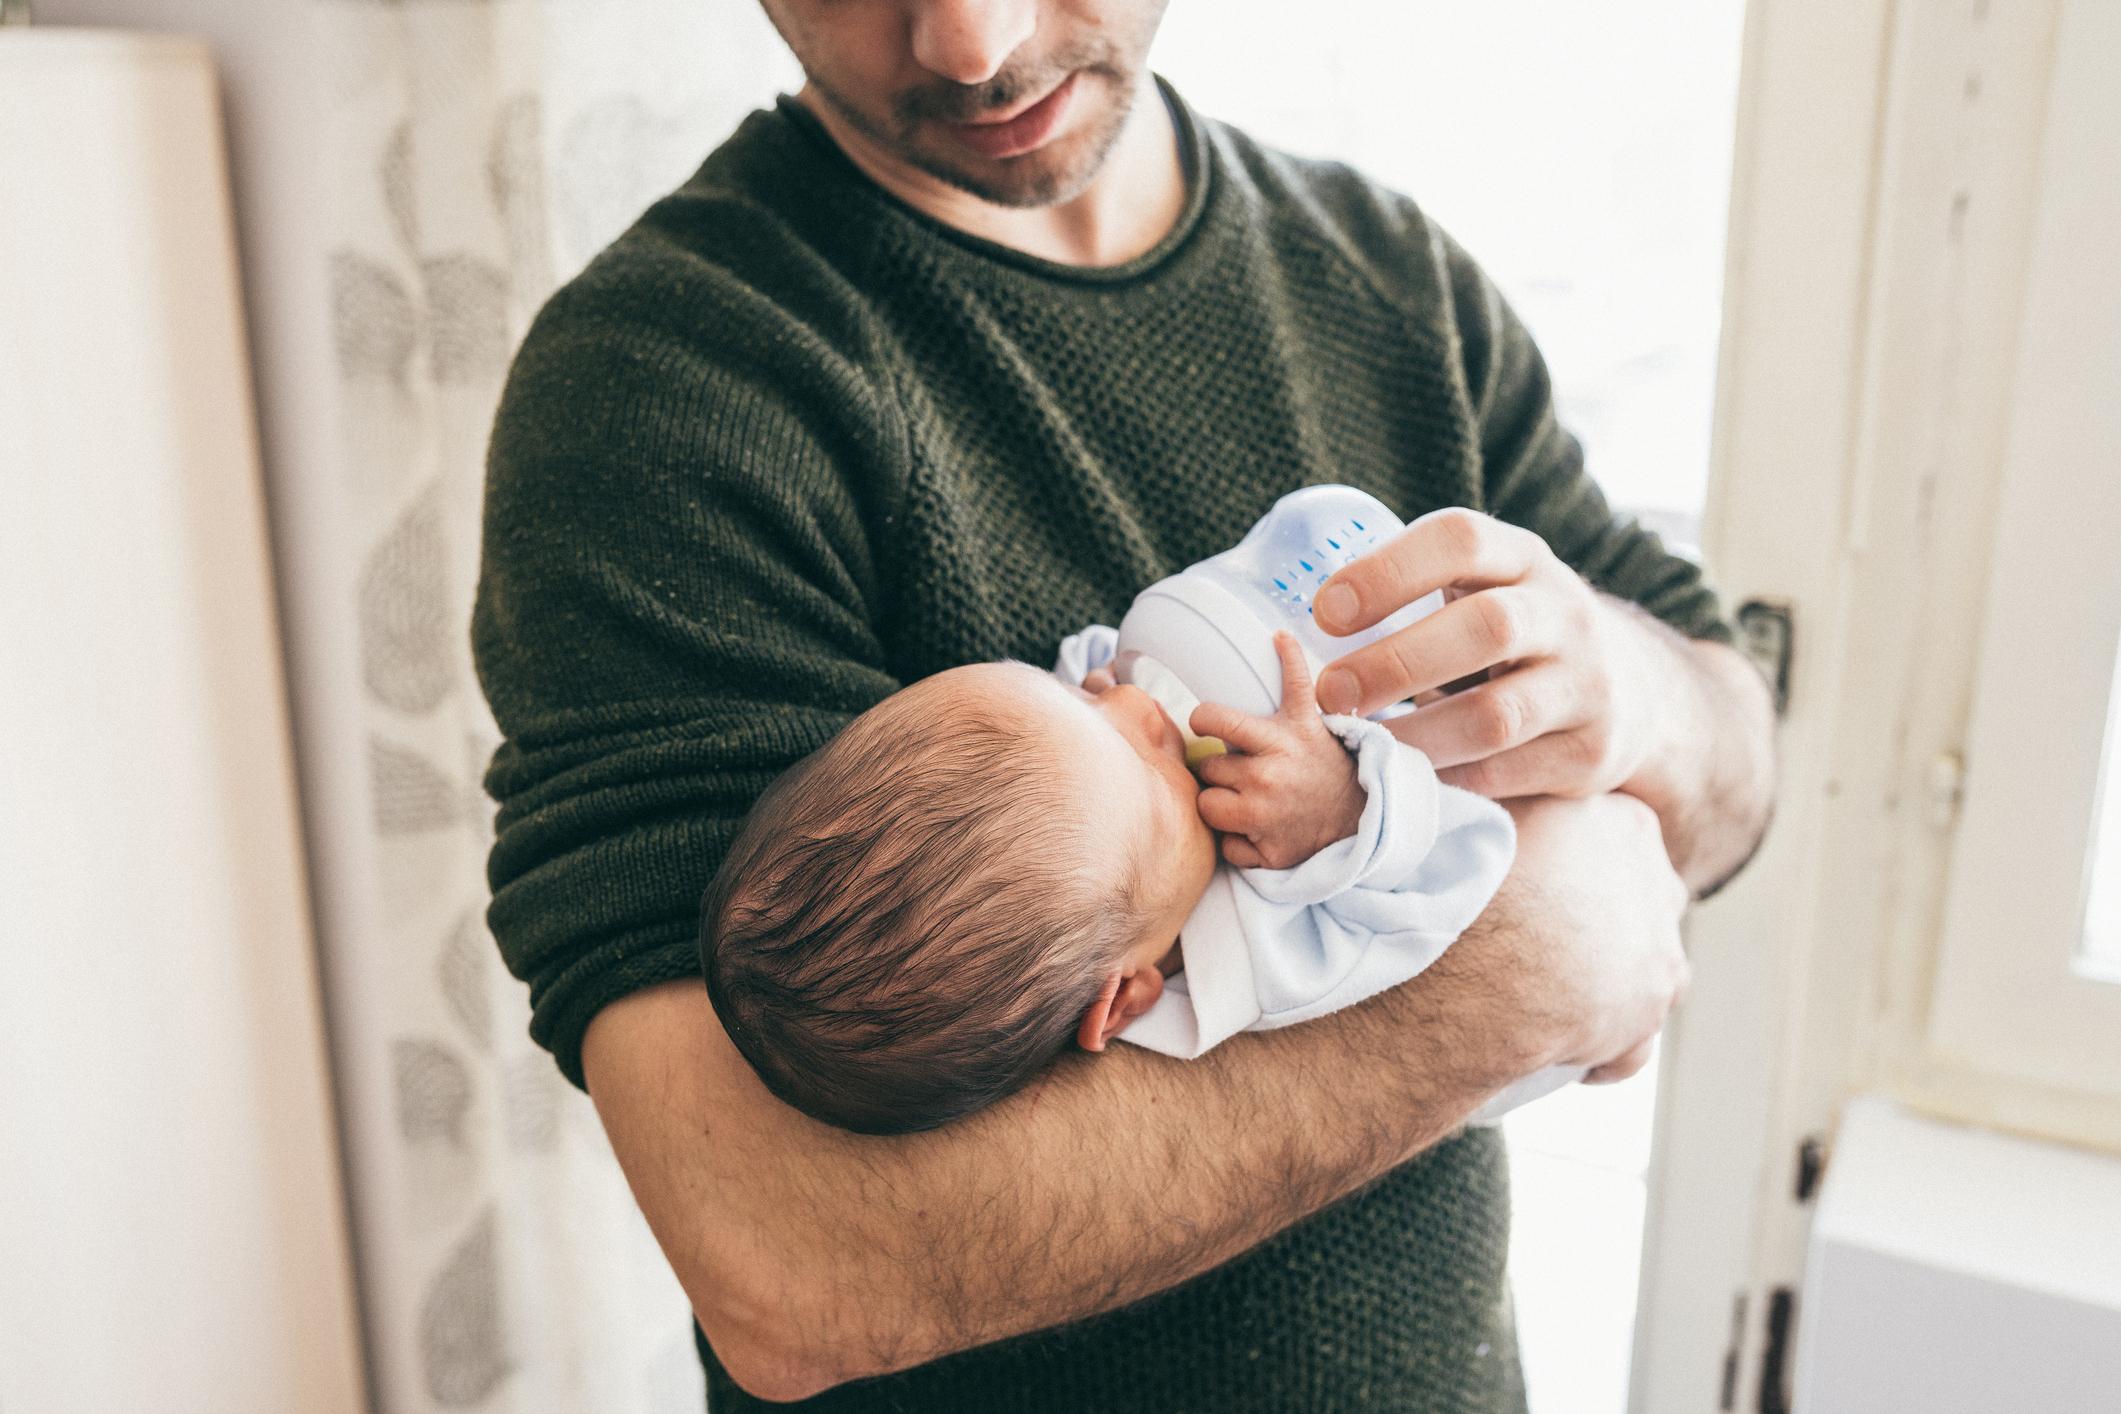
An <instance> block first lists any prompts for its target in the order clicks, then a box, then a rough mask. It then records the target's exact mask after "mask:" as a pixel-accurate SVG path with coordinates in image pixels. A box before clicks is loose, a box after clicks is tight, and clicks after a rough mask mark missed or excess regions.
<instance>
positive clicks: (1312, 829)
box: [1191, 630, 1365, 869]
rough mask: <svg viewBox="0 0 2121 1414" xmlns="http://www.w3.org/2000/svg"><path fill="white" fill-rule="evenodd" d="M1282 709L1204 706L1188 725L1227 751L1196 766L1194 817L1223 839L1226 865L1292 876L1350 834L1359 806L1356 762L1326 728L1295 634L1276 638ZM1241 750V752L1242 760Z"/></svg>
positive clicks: (1196, 710) (1359, 817) (1360, 794)
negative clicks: (1262, 712)
mask: <svg viewBox="0 0 2121 1414" xmlns="http://www.w3.org/2000/svg"><path fill="white" fill-rule="evenodd" d="M1274 651H1275V652H1276V653H1277V654H1279V655H1280V656H1281V710H1280V711H1278V712H1276V713H1275V714H1274V715H1273V716H1271V717H1255V716H1252V715H1251V714H1250V713H1247V712H1240V711H1238V710H1237V709H1236V708H1234V707H1224V706H1221V705H1219V704H1217V703H1213V702H1203V703H1202V704H1201V705H1200V706H1198V707H1196V708H1194V709H1193V718H1192V722H1191V726H1192V728H1193V730H1194V731H1195V732H1196V733H1197V734H1199V735H1201V736H1213V737H1221V738H1222V739H1223V741H1224V742H1226V743H1227V744H1228V745H1229V747H1230V754H1229V755H1225V756H1210V757H1208V758H1207V759H1206V760H1204V761H1202V762H1201V763H1200V766H1199V771H1198V774H1199V776H1200V779H1201V781H1202V782H1203V784H1204V785H1206V786H1207V787H1208V788H1207V789H1205V790H1203V791H1202V792H1201V793H1200V818H1201V819H1203V820H1205V821H1207V822H1208V824H1209V825H1210V826H1212V827H1214V828H1215V829H1217V830H1220V831H1222V834H1223V842H1222V849H1223V858H1225V859H1227V860H1229V861H1230V863H1232V864H1234V865H1236V866H1238V867H1239V868H1241V869H1253V868H1265V869H1289V868H1293V867H1295V866H1296V865H1298V864H1301V863H1303V862H1304V861H1305V860H1306V859H1309V858H1310V857H1311V856H1312V855H1314V854H1316V853H1318V851H1320V850H1321V849H1324V848H1325V847H1326V846H1327V845H1329V844H1332V843H1334V842H1335V841H1338V840H1344V839H1346V838H1347V837H1348V836H1350V835H1352V834H1354V833H1355V829H1356V826H1357V824H1358V823H1359V822H1360V821H1361V820H1362V807H1363V803H1364V800H1365V796H1364V794H1363V789H1362V787H1361V785H1359V784H1357V782H1356V779H1355V758H1354V757H1353V756H1350V755H1349V754H1348V749H1347V748H1346V747H1345V746H1343V745H1341V742H1340V738H1339V737H1337V736H1335V735H1333V732H1332V730H1331V729H1330V728H1329V727H1327V726H1326V719H1325V717H1324V716H1323V715H1321V714H1320V712H1319V710H1318V699H1317V698H1315V697H1313V696H1312V695H1311V672H1310V669H1309V668H1308V667H1307V666H1306V665H1305V663H1304V650H1303V648H1302V646H1301V645H1299V644H1298V643H1297V641H1296V636H1295V635H1294V634H1292V633H1289V632H1288V631H1286V630H1283V631H1282V632H1279V633H1277V634H1275V635H1274ZM1240 753H1241V754H1240Z"/></svg>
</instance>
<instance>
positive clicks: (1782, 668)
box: [1735, 599, 1797, 717]
mask: <svg viewBox="0 0 2121 1414" xmlns="http://www.w3.org/2000/svg"><path fill="white" fill-rule="evenodd" d="M1735 617H1736V619H1737V621H1738V650H1739V651H1740V652H1741V653H1743V654H1745V656H1746V657H1748V658H1750V659H1751V660H1752V662H1753V666H1754V667H1756V668H1758V669H1760V674H1761V676H1762V677H1764V678H1766V679H1767V680H1768V686H1769V687H1770V688H1771V689H1773V691H1774V693H1775V715H1776V716H1778V717H1780V716H1782V715H1783V714H1784V713H1786V712H1787V711H1788V710H1789V705H1790V655H1791V653H1792V652H1793V651H1794V646H1795V643H1796V637H1797V630H1796V625H1795V622H1794V621H1793V620H1792V618H1791V615H1790V604H1789V601H1788V600H1787V599H1748V600H1746V601H1745V602H1744V603H1743V604H1740V605H1739V606H1738V612H1737V614H1736V615H1735Z"/></svg>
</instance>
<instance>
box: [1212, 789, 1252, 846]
mask: <svg viewBox="0 0 2121 1414" xmlns="http://www.w3.org/2000/svg"><path fill="white" fill-rule="evenodd" d="M1199 801H1200V804H1199V809H1200V818H1201V819H1203V820H1205V821H1207V822H1208V827H1209V828H1210V829H1214V830H1220V831H1222V833H1224V834H1226V835H1249V834H1251V833H1252V830H1253V827H1254V826H1255V825H1256V824H1258V817H1259V811H1258V809H1257V807H1255V806H1254V805H1253V804H1252V802H1251V801H1249V800H1247V799H1246V798H1245V797H1244V796H1243V795H1241V794H1240V793H1238V792H1237V791H1234V790H1230V789H1228V788H1227V787H1224V786H1210V787H1208V788H1207V789H1206V790H1204V791H1202V792H1201V793H1200V797H1199Z"/></svg>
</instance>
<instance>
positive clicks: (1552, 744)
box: [1313, 507, 1773, 893]
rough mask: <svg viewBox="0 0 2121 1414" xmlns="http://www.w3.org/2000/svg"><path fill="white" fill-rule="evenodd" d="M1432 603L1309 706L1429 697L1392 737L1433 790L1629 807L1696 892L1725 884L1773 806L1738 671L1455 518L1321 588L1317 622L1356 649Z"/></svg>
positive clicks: (1718, 649) (1747, 676) (1765, 733)
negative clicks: (1647, 823)
mask: <svg viewBox="0 0 2121 1414" xmlns="http://www.w3.org/2000/svg"><path fill="white" fill-rule="evenodd" d="M1436 589H1444V590H1447V591H1451V592H1452V594H1453V595H1454V597H1453V598H1451V600H1450V602H1448V603H1446V604H1445V605H1444V606H1443V607H1442V608H1441V609H1439V610H1437V611H1436V612H1435V613H1433V614H1431V615H1429V616H1428V617H1426V618H1424V619H1421V620H1420V621H1419V622H1416V623H1413V624H1410V625H1408V626H1407V627H1405V628H1403V629H1401V630H1399V631H1398V632H1397V633H1394V634H1391V635H1389V636H1387V637H1385V638H1383V639H1380V640H1379V641H1378V642H1376V643H1373V644H1370V645H1369V646H1368V647H1365V648H1361V649H1358V650H1356V651H1355V652H1353V653H1350V654H1348V655H1347V656H1345V657H1343V658H1340V659H1338V660H1337V661H1335V662H1334V663H1333V664H1332V665H1331V666H1329V667H1328V668H1327V669H1326V670H1325V671H1324V672H1323V673H1321V674H1320V675H1319V679H1318V701H1319V704H1320V706H1321V707H1323V708H1324V709H1325V710H1326V711H1329V712H1359V713H1369V712H1373V711H1375V710H1377V709H1378V708H1380V707H1383V706H1385V705H1386V704H1388V703H1392V702H1399V701H1403V700H1405V699H1407V698H1417V699H1423V700H1424V703H1425V705H1423V706H1421V707H1420V708H1418V709H1417V710H1416V711H1413V712H1410V713H1408V714H1406V715H1405V716H1402V717H1396V718H1394V719H1392V720H1391V721H1390V722H1388V723H1386V725H1387V726H1388V727H1389V728H1390V729H1391V731H1392V733H1393V734H1394V735H1395V736H1397V737H1398V738H1399V739H1400V740H1401V741H1404V742H1406V743H1407V744H1408V745H1409V746H1414V747H1418V748H1420V749H1421V750H1422V751H1424V752H1426V753H1427V754H1428V757H1429V759H1430V761H1431V762H1432V763H1434V765H1435V766H1436V768H1437V775H1438V777H1439V778H1440V779H1442V780H1444V781H1446V782H1448V783H1450V784H1452V785H1457V786H1463V787H1465V788H1466V789H1468V790H1473V791H1478V792H1479V793H1480V794H1482V795H1485V796H1489V797H1491V798H1493V799H1496V800H1509V799H1515V798H1520V797H1526V796H1534V795H1561V796H1591V795H1598V794H1602V793H1604V792H1606V791H1613V790H1621V791H1627V792H1629V793H1630V794H1632V795H1634V796H1636V797H1638V798H1640V799H1641V800H1643V801H1645V802H1646V803H1648V804H1649V805H1650V807H1651V808H1652V809H1654V810H1655V811H1656V812H1657V815H1658V817H1659V819H1660V821H1661V822H1662V824H1663V827H1664V835H1665V842H1666V845H1667V847H1668V848H1669V849H1670V851H1671V857H1672V860H1673V862H1674V863H1675V864H1676V865H1677V866H1678V867H1679V869H1680V871H1681V873H1682V875H1683V876H1685V878H1686V879H1687V881H1688V883H1689V884H1690V885H1692V886H1694V887H1695V888H1696V889H1697V890H1698V891H1700V892H1704V893H1706V892H1709V891H1710V890H1711V889H1713V887H1714V886H1715V885H1716V884H1718V883H1720V882H1721V881H1722V880H1723V879H1725V878H1728V877H1729V875H1730V874H1731V873H1734V872H1735V871H1736V869H1737V868H1738V866H1739V865H1740V864H1741V863H1742V862H1743V861H1744V859H1745V858H1746V857H1747V856H1748V855H1749V854H1750V853H1751V851H1752V848H1753V846H1754V845H1755V844H1756V843H1757V841H1758V840H1759V837H1760V833H1761V831H1762V830H1763V829H1764V828H1765V826H1766V821H1767V814H1768V810H1769V808H1770V801H1771V799H1772V792H1773V756H1772V752H1773V747H1772V742H1773V709H1772V707H1771V706H1770V703H1769V696H1768V692H1767V687H1766V684H1765V683H1764V682H1763V681H1761V680H1760V677H1759V674H1758V673H1757V672H1755V671H1753V669H1752V668H1751V667H1750V666H1749V665H1748V664H1747V663H1746V662H1745V660H1744V659H1743V657H1742V656H1741V655H1739V654H1738V653H1736V652H1735V651H1734V650H1732V649H1729V648H1726V647H1724V646H1723V645H1721V644H1718V643H1710V642H1700V641H1695V640H1690V639H1687V638H1685V637H1684V636H1682V635H1681V634H1679V633H1678V632H1676V631H1675V630H1673V629H1672V628H1670V627H1669V626H1667V625H1666V624H1664V623H1663V622H1661V621H1660V620H1658V619H1656V618H1655V617H1654V616H1652V615H1650V614H1649V613H1647V612H1645V611H1643V610H1642V609H1640V608H1638V607H1637V606H1636V605H1634V604H1632V603H1629V602H1627V601H1625V600H1621V599H1615V598H1613V597H1612V596H1610V595H1607V594H1602V593H1600V592H1598V591H1597V590H1595V589H1593V588H1591V586H1590V585H1589V584H1587V583H1585V582H1584V580H1583V578H1582V577H1581V576H1579V575H1578V574H1577V573H1576V571H1575V570H1573V569H1571V568H1570V567H1569V566H1568V565H1566V564H1564V563H1563V562H1562V561H1561V560H1560V559H1558V558H1557V557H1556V556H1555V555H1554V553H1553V552H1552V551H1551V550H1550V549H1549V548H1548V547H1547V544H1546V542H1545V541H1544V540H1542V539H1541V538H1540V537H1539V536H1538V535H1536V534H1534V533H1533V532H1531V531H1529V530H1526V529H1523V528H1522V527H1520V526H1515V525H1511V524H1508V523H1507V522H1504V521H1500V520H1496V519H1495V518H1493V517H1492V516H1485V515H1482V514H1480V513H1479V512H1477V511H1472V510H1467V509H1464V508H1462V507H1451V508H1448V509H1445V510H1440V511H1433V512H1431V513H1430V514H1428V515H1425V516H1422V517H1421V518H1420V519H1418V520H1416V521H1415V522H1413V523H1412V524H1411V525H1409V526H1408V527H1407V528H1406V529H1405V530H1404V531H1402V532H1400V533H1399V535H1397V536H1395V537H1394V538H1393V539H1392V540H1390V541H1389V542H1387V543H1386V544H1385V545H1383V546H1380V547H1379V548H1378V549H1376V550H1373V551H1372V552H1371V553H1369V554H1368V555H1365V556H1363V557H1362V558H1361V559H1359V560H1357V561H1355V563H1353V564H1351V565H1348V566H1347V567H1346V568H1344V569H1342V570H1341V571H1340V572H1339V573H1337V574H1335V575H1333V576H1332V577H1331V578H1330V579H1328V580H1327V581H1326V583H1325V584H1324V585H1322V586H1320V588H1319V591H1318V594H1317V596H1316V598H1315V599H1314V600H1313V605H1314V608H1313V614H1314V617H1315V618H1316V619H1317V621H1318V624H1319V626H1320V627H1321V628H1324V629H1325V630H1326V631H1327V632H1328V633H1334V634H1347V633H1353V632H1355V631H1357V630H1359V629H1363V628H1367V627H1369V626H1370V625H1372V624H1374V623H1376V622H1378V621H1379V620H1380V619H1383V618H1386V617H1388V616H1389V615H1390V614H1392V613H1393V612H1395V611H1396V610H1398V609H1400V608H1401V607H1403V606H1404V605H1407V604H1411V603H1413V602H1414V601H1415V600H1417V599H1419V598H1421V597H1422V596H1423V595H1424V594H1427V593H1429V592H1430V591H1432V590H1436ZM1465 679H1474V680H1475V681H1474V682H1473V685H1472V686H1469V687H1466V688H1465V689H1464V690H1462V691H1458V692H1454V693H1450V694H1449V695H1444V696H1436V697H1435V698H1434V700H1426V697H1425V695H1433V694H1435V692H1436V690H1437V689H1440V688H1443V687H1444V686H1446V685H1447V684H1453V683H1457V682H1460V681H1462V680H1465ZM1481 679H1484V680H1481Z"/></svg>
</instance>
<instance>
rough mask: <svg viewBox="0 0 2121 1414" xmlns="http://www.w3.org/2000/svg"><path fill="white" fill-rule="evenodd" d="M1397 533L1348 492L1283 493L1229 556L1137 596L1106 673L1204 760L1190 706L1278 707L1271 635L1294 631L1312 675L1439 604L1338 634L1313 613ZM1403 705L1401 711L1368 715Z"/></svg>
mask: <svg viewBox="0 0 2121 1414" xmlns="http://www.w3.org/2000/svg"><path fill="white" fill-rule="evenodd" d="M1403 529H1405V523H1404V522H1402V521H1401V520H1400V518H1399V517H1398V516H1396V515H1394V514H1393V513H1392V512H1391V510H1390V509H1388V508H1387V507H1386V506H1385V504H1384V502H1382V501H1380V500H1378V499H1377V498H1376V497H1375V496H1372V495H1370V494H1369V493H1368V492H1365V491H1358V490H1356V489H1355V488H1354V487H1352V486H1306V487H1305V488H1304V489H1303V490H1301V491H1291V492H1290V493H1289V494H1288V495H1286V496H1284V497H1282V498H1281V499H1280V500H1278V501H1276V502H1275V503H1274V506H1273V509H1271V510H1269V511H1268V512H1267V513H1266V514H1265V515H1264V516H1261V517H1260V519H1259V522H1258V523H1257V524H1256V525H1254V526H1253V527H1252V529H1251V530H1250V531H1249V532H1248V533H1247V534H1246V535H1245V538H1244V539H1243V540H1240V541H1239V542H1238V543H1237V544H1236V545H1235V546H1233V547H1232V548H1231V549H1228V550H1225V551H1224V552H1223V553H1221V554H1220V555H1216V556H1214V557H1212V558H1210V559H1206V560H1202V561H1201V562H1200V563H1199V564H1196V565H1191V566H1188V567H1187V568H1186V569H1183V570H1181V571H1179V572H1178V573H1177V574H1175V575H1172V576H1170V577H1169V578H1168V579H1161V580H1158V581H1157V582H1156V583H1155V584H1152V585H1150V586H1149V587H1148V588H1147V589H1145V590H1143V591H1142V592H1141V593H1140V594H1139V595H1137V596H1135V599H1134V603H1133V605H1132V606H1131V607H1130V608H1129V609H1128V610H1127V616H1126V617H1125V618H1124V619H1121V620H1120V624H1119V647H1118V651H1117V653H1116V654H1115V656H1114V658H1113V660H1112V670H1113V676H1114V677H1116V678H1117V679H1118V680H1119V681H1121V682H1125V683H1132V684H1134V685H1135V686H1137V687H1140V688H1141V689H1142V690H1143V691H1144V692H1147V693H1148V694H1149V695H1150V696H1151V697H1154V698H1155V699H1156V700H1157V701H1158V702H1159V703H1161V704H1162V705H1163V708H1164V710H1165V711H1167V712H1169V713H1170V714H1171V718H1172V720H1173V721H1175V722H1177V723H1178V724H1179V726H1180V728H1181V729H1182V730H1184V731H1185V732H1186V745H1187V752H1188V756H1189V758H1190V759H1194V760H1197V759H1199V757H1200V755H1202V754H1204V753H1212V752H1213V751H1214V750H1215V749H1216V747H1215V746H1213V745H1205V744H1203V743H1202V742H1201V740H1200V739H1199V738H1197V737H1195V736H1194V735H1193V733H1192V730H1191V728H1190V727H1188V726H1187V719H1188V718H1189V717H1191V716H1192V713H1193V708H1194V707H1195V706H1196V705H1198V704H1199V703H1201V702H1220V703H1223V704H1224V705H1226V706H1230V707H1235V708H1237V709H1238V710H1239V711H1243V712H1249V713H1252V714H1253V715H1255V716H1267V715H1271V714H1272V713H1273V712H1274V711H1275V710H1276V709H1277V708H1278V707H1279V706H1280V705H1281V660H1280V659H1279V658H1277V657H1276V656H1275V653H1274V631H1275V630H1276V629H1283V628H1285V629H1288V630H1289V631H1290V632H1292V633H1294V634H1295V635H1296V641H1297V642H1298V643H1300V644H1302V645H1303V650H1304V658H1305V659H1306V661H1307V662H1308V663H1309V664H1310V668H1311V675H1312V677H1313V679H1314V680H1315V679H1316V678H1317V676H1318V673H1319V671H1320V670H1321V669H1322V668H1323V667H1324V666H1325V665H1326V664H1327V663H1330V662H1332V661H1333V660H1334V659H1336V658H1340V657H1343V656H1345V655H1346V654H1349V653H1352V652H1354V651H1355V650H1356V649H1358V648H1361V647H1363V646H1364V645H1366V644H1370V643H1374V642H1376V641H1377V640H1378V639H1380V638H1383V637H1385V636H1386V635H1387V634H1391V633H1396V632H1398V631H1399V630H1400V629H1402V628H1405V627H1406V626H1407V625H1408V624H1410V623H1413V622H1414V621H1415V620H1417V619H1419V618H1422V617H1423V616H1425V615H1427V614H1431V613H1434V612H1435V611H1436V610H1437V609H1439V608H1441V607H1443V594H1442V592H1441V591H1437V592H1434V593H1430V594H1427V595H1424V596H1423V597H1422V598H1420V599H1418V600H1416V601H1415V602H1413V603H1412V604H1408V605H1406V606H1405V607H1403V608H1401V609H1399V610H1398V611H1396V612H1395V613H1393V614H1392V615H1391V616H1390V617H1389V618H1386V619H1385V620H1384V621H1383V622H1381V623H1377V624H1374V625H1372V626H1371V627H1369V628H1366V629H1364V630H1363V631H1362V632H1360V633H1351V634H1348V635H1346V636H1345V637H1335V636H1334V635H1332V634H1329V633H1327V632H1326V631H1325V630H1324V629H1322V628H1320V627H1319V626H1318V623H1317V621H1316V620H1315V619H1314V618H1313V617H1312V615H1311V598H1312V596H1313V595H1314V594H1315V593H1316V592H1317V591H1318V587H1319V586H1320V585H1322V584H1324V583H1325V582H1326V580H1327V579H1328V578H1330V577H1331V576H1332V574H1333V573H1334V571H1336V570H1338V569H1340V567H1341V566H1343V565H1345V564H1347V563H1348V562H1349V561H1351V560H1354V559H1355V558H1357V557H1358V556H1361V555H1365V554H1367V553H1369V552H1370V551H1371V550H1374V549H1376V548H1377V547H1378V546H1379V545H1381V544H1383V543H1384V542H1385V541H1386V540H1388V539H1390V538H1391V537H1392V536H1394V535H1396V534H1398V533H1399V532H1400V531H1401V530H1403ZM1407 710H1410V704H1398V705H1396V706H1395V707H1388V708H1386V709H1384V710H1383V711H1381V712H1378V713H1376V714H1375V715H1377V716H1379V717H1390V716H1396V715H1398V714H1399V713H1401V712H1404V711H1407Z"/></svg>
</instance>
